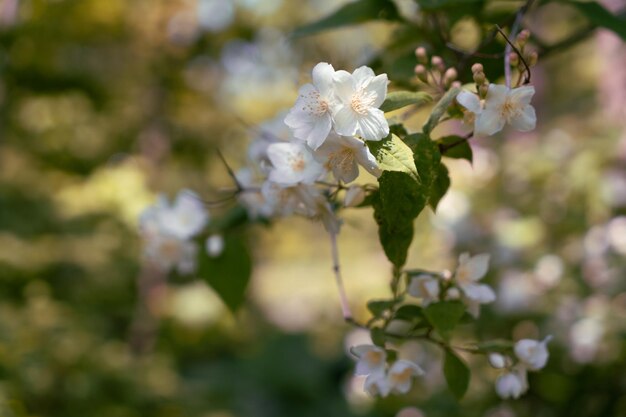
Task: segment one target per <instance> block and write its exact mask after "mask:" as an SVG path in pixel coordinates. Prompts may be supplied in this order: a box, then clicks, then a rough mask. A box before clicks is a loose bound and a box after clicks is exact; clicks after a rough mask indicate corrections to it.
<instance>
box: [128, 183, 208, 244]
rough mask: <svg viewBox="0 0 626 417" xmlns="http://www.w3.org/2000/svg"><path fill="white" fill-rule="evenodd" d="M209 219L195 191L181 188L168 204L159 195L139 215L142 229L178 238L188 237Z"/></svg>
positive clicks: (200, 228)
mask: <svg viewBox="0 0 626 417" xmlns="http://www.w3.org/2000/svg"><path fill="white" fill-rule="evenodd" d="M208 221H209V213H208V212H207V211H206V209H205V208H204V205H203V204H202V201H201V200H200V198H199V197H198V196H197V194H196V193H194V192H193V191H190V190H182V191H180V192H179V193H178V196H177V197H176V200H175V201H174V203H173V204H170V203H169V202H168V200H167V198H166V197H165V196H160V197H159V198H158V200H157V202H156V204H154V205H153V206H151V207H149V208H147V209H146V210H145V211H144V212H143V213H142V215H141V219H140V223H141V228H142V230H143V231H146V230H148V229H152V231H154V232H156V233H159V234H165V235H168V236H172V237H177V238H179V239H189V238H191V237H193V236H195V235H196V234H198V233H199V232H200V231H201V230H202V229H203V228H204V226H206V224H207V222H208Z"/></svg>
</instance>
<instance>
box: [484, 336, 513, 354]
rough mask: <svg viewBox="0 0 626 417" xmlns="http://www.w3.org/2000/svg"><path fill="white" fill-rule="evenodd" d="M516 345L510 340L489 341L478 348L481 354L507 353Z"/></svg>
mask: <svg viewBox="0 0 626 417" xmlns="http://www.w3.org/2000/svg"><path fill="white" fill-rule="evenodd" d="M513 346H514V343H513V342H512V341H510V340H499V339H496V340H489V341H487V342H482V343H478V344H477V345H476V348H477V349H478V350H479V351H480V352H485V353H487V352H507V351H509V350H511V349H513Z"/></svg>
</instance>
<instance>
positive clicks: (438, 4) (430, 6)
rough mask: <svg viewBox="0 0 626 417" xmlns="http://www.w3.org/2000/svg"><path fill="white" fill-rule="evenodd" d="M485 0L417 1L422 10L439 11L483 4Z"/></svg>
mask: <svg viewBox="0 0 626 417" xmlns="http://www.w3.org/2000/svg"><path fill="white" fill-rule="evenodd" d="M483 1H484V0H415V2H416V3H417V4H419V5H420V7H421V8H422V10H437V9H442V8H445V7H459V6H461V5H466V4H475V3H482V2H483Z"/></svg>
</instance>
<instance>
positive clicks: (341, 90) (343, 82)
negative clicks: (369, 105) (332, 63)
mask: <svg viewBox="0 0 626 417" xmlns="http://www.w3.org/2000/svg"><path fill="white" fill-rule="evenodd" d="M333 83H334V86H335V94H336V95H337V98H338V99H339V100H340V101H341V102H342V103H344V104H345V105H347V106H349V105H350V100H351V99H352V94H354V91H355V90H356V87H355V83H354V78H353V77H352V74H350V73H349V72H347V71H343V70H339V71H336V72H335V76H334V77H333Z"/></svg>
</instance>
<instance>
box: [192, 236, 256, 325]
mask: <svg viewBox="0 0 626 417" xmlns="http://www.w3.org/2000/svg"><path fill="white" fill-rule="evenodd" d="M199 252H200V254H199V260H198V276H200V277H201V278H202V279H204V280H205V281H206V282H207V283H208V284H209V285H210V286H211V288H213V289H214V290H215V292H217V294H218V295H219V296H220V298H221V299H222V301H224V304H226V306H227V307H228V308H229V309H230V310H231V311H232V312H233V313H234V312H235V311H237V309H239V307H240V306H241V304H242V303H243V301H244V298H245V292H246V288H247V287H248V282H249V281H250V275H251V273H252V261H251V258H250V254H249V252H248V248H247V247H246V245H245V244H244V242H243V241H242V240H241V239H239V238H235V237H227V238H226V239H225V242H224V251H223V252H222V254H221V255H220V256H218V257H216V258H210V257H209V256H208V255H207V254H206V253H205V251H204V250H200V251H199Z"/></svg>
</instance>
